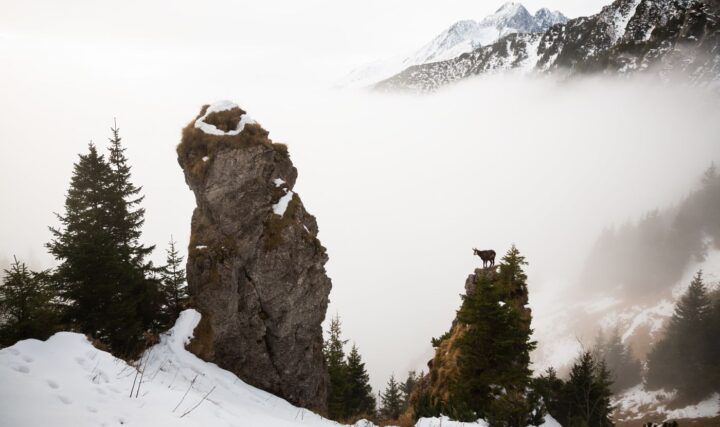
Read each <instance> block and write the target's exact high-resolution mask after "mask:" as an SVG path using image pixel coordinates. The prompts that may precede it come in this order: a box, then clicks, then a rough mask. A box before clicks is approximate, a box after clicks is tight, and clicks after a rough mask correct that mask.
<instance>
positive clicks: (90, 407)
mask: <svg viewBox="0 0 720 427" xmlns="http://www.w3.org/2000/svg"><path fill="white" fill-rule="evenodd" d="M87 410H88V412H92V413H93V414H94V413H97V409H95V408H93V407H92V406H88V407H87Z"/></svg>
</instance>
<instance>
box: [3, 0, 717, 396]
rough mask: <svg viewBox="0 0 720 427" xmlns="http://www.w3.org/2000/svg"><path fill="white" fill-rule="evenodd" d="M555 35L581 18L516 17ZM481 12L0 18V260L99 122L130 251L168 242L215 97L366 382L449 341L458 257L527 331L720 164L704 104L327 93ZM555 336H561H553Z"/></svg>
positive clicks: (230, 9) (35, 250)
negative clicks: (274, 148)
mask: <svg viewBox="0 0 720 427" xmlns="http://www.w3.org/2000/svg"><path fill="white" fill-rule="evenodd" d="M525 4H526V5H527V7H528V9H529V10H530V11H531V12H534V11H535V10H536V9H537V8H539V7H541V6H545V7H549V8H552V9H559V10H561V11H562V12H564V13H565V14H566V15H568V16H571V17H572V16H578V15H583V14H588V13H593V12H596V11H598V10H599V9H600V8H601V6H602V2H600V1H594V0H593V1H583V2H578V1H569V0H557V1H553V0H548V1H547V2H542V1H541V0H533V1H528V2H526V3H525ZM499 6H500V3H494V2H477V1H474V2H471V1H451V2H437V1H433V2H429V1H428V2H422V1H417V0H413V1H409V0H403V1H393V2H388V1H379V0H371V1H362V2H360V1H347V2H338V1H336V0H327V1H324V0H323V1H320V0H310V1H302V2H299V1H283V2H280V1H257V2H235V1H210V2H197V1H193V2H189V1H174V2H148V1H123V2H115V3H112V4H110V3H106V2H97V1H63V2H58V1H33V2H29V1H11V2H8V1H7V0H0V7H1V8H0V10H1V11H2V13H0V82H2V93H1V94H0V194H1V195H2V201H3V204H2V211H0V263H2V262H3V258H5V259H6V260H7V259H8V258H9V257H10V256H11V255H13V254H17V255H18V256H19V257H21V258H22V259H24V260H28V261H30V262H31V263H32V264H33V265H34V266H35V267H49V266H52V265H53V261H52V259H51V258H49V257H48V256H47V254H46V253H45V250H44V248H43V244H44V243H45V242H47V241H48V240H49V238H50V235H49V232H48V231H47V226H49V225H54V224H55V220H54V217H53V214H52V212H53V211H56V212H57V211H61V210H62V207H63V201H64V194H65V191H66V190H67V185H68V182H69V178H70V173H71V171H72V164H73V162H75V160H76V158H77V154H78V153H80V152H83V151H84V150H86V147H87V143H88V142H89V141H90V140H93V141H95V142H96V143H97V144H99V145H101V146H104V145H105V144H106V141H107V137H108V136H109V127H110V126H111V124H112V121H113V117H117V119H118V123H119V126H120V128H121V134H122V136H123V137H124V140H125V142H126V145H127V147H128V155H129V158H130V161H131V163H132V165H133V177H134V180H135V182H136V183H138V184H139V185H142V186H144V192H145V194H146V200H145V202H144V206H145V207H146V209H147V222H146V227H145V234H144V239H145V240H146V241H147V242H149V243H156V244H158V245H159V250H158V251H156V254H155V256H154V259H156V260H157V261H158V262H161V261H162V260H163V259H164V254H163V251H162V249H163V248H164V244H165V242H167V240H168V239H169V238H170V235H171V234H174V235H175V237H176V239H177V240H179V241H180V242H181V244H182V246H185V245H186V244H187V240H188V234H189V229H190V225H189V224H190V215H191V213H192V209H193V207H194V200H193V196H192V193H191V192H190V191H189V190H188V189H187V187H186V185H185V183H184V179H183V176H182V173H181V170H180V168H179V167H178V165H177V161H176V156H175V153H174V149H175V145H176V144H177V143H178V142H179V137H180V129H181V128H182V127H183V126H184V125H185V124H187V123H188V122H189V121H190V120H191V119H192V118H194V117H195V115H196V114H197V112H198V111H199V109H200V107H201V105H203V104H205V103H208V102H213V101H215V100H218V99H226V98H227V99H231V100H234V101H236V102H238V103H239V104H240V105H241V106H242V107H243V108H245V109H246V110H248V111H249V112H250V113H251V115H252V116H253V117H254V118H255V119H257V120H258V121H259V122H260V123H261V124H262V125H263V126H264V127H265V128H266V129H268V130H269V131H270V137H271V138H273V139H274V140H276V141H280V142H285V143H287V144H288V145H289V147H290V153H291V155H292V158H293V161H294V162H295V165H296V166H297V167H298V169H299V175H300V176H299V180H298V184H297V187H296V189H297V190H298V192H299V194H300V196H301V197H302V199H303V201H304V203H305V205H306V207H307V209H308V211H309V212H311V213H312V214H314V215H316V216H317V219H318V223H319V226H320V239H321V240H322V242H323V244H324V245H325V246H327V248H328V252H329V256H330V262H329V263H328V265H327V268H328V272H329V274H330V276H331V277H332V279H333V283H334V287H333V291H332V293H331V296H330V298H331V307H330V313H329V314H334V313H336V312H337V313H339V314H340V315H341V317H342V319H343V321H344V326H345V331H346V337H347V338H349V339H351V340H353V341H355V342H357V343H358V345H359V347H360V350H361V353H362V355H363V357H364V358H365V360H366V362H367V365H368V367H369V369H370V373H371V376H372V380H373V385H375V386H376V387H377V386H378V385H379V384H382V383H384V382H385V381H386V379H387V377H388V376H389V375H390V373H392V372H395V373H397V374H399V375H404V373H405V372H406V371H407V370H408V369H411V368H420V367H423V366H424V364H425V361H426V360H427V359H428V358H429V357H430V354H431V348H430V338H431V337H433V336H439V335H441V334H442V333H443V332H444V331H445V330H447V328H448V327H449V324H450V321H451V320H452V318H453V316H454V313H455V310H456V309H457V307H458V305H459V302H460V299H459V296H458V294H459V293H461V292H462V290H463V284H464V281H465V277H466V276H467V275H468V274H469V273H470V272H472V270H473V268H474V267H475V266H477V265H478V263H479V260H477V259H474V258H473V257H472V254H471V248H472V247H473V246H481V247H483V248H494V249H496V250H497V251H498V252H499V253H502V252H504V251H506V250H507V248H508V247H509V245H510V244H512V243H517V244H518V246H519V247H520V249H521V251H523V253H525V254H526V255H527V256H528V259H529V261H530V266H529V272H530V284H531V287H530V289H531V303H532V304H533V309H534V313H535V316H536V328H544V329H545V330H552V329H553V325H552V323H551V322H549V321H548V319H550V317H549V316H547V315H548V314H549V313H550V312H551V311H552V309H553V305H552V302H553V301H554V295H557V292H558V290H559V289H562V288H563V287H564V286H568V285H571V284H572V282H573V279H574V274H575V273H576V272H577V270H579V268H580V267H581V264H582V262H584V255H585V253H587V251H588V249H589V247H590V245H591V244H592V241H593V239H594V238H595V236H596V235H597V233H599V231H600V230H601V229H602V227H604V226H606V225H609V224H612V223H618V222H622V221H625V220H627V219H628V218H635V217H637V216H639V215H640V214H641V213H642V212H644V211H645V210H648V209H653V208H656V207H660V206H666V205H668V204H671V203H673V202H675V201H677V200H678V199H679V198H680V197H682V196H684V195H685V194H687V193H688V191H689V190H690V189H691V188H692V185H693V183H694V182H695V181H696V179H697V177H698V174H699V173H700V171H702V170H703V169H704V168H705V167H706V166H707V165H708V164H709V162H710V160H711V159H720V153H719V149H718V146H719V144H718V141H717V137H716V135H718V134H720V121H718V120H717V117H718V107H717V102H716V100H715V99H714V98H707V96H706V94H704V93H703V91H702V90H698V89H693V88H686V87H674V86H670V85H665V86H663V85H657V84H656V83H653V82H647V81H622V82H610V81H604V80H597V79H589V80H587V81H578V82H573V83H569V82H555V81H552V80H547V79H517V78H509V79H505V78H493V79H484V80H479V81H475V82H469V83H467V84H464V85H459V86H457V87H456V88H454V89H451V90H447V91H442V92H441V93H439V94H437V95H434V96H427V97H422V98H415V97H407V96H398V97H389V96H386V95H377V94H375V95H368V94H359V93H355V92H342V91H340V92H338V91H332V90H329V87H331V86H332V85H333V83H334V82H336V81H337V80H339V79H341V78H342V77H344V75H345V74H346V73H347V72H349V71H350V70H351V69H352V68H354V67H356V66H359V65H362V64H364V63H366V62H369V61H372V60H375V59H379V58H384V57H388V56H393V55H395V54H397V53H398V52H403V51H406V50H409V49H413V48H416V47H419V46H421V45H423V44H424V43H426V42H427V41H429V40H430V39H432V38H433V37H434V36H435V35H436V34H437V33H438V32H440V31H442V30H443V29H444V28H446V27H447V26H448V25H450V24H452V23H453V22H455V21H457V20H459V19H480V18H482V17H483V16H485V15H487V14H489V13H492V12H493V11H494V10H495V9H497V8H498V7H499ZM571 338H572V337H571Z"/></svg>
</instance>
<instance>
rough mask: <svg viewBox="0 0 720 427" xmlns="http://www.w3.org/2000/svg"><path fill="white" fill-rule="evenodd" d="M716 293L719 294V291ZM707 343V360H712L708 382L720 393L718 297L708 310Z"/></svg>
mask: <svg viewBox="0 0 720 427" xmlns="http://www.w3.org/2000/svg"><path fill="white" fill-rule="evenodd" d="M716 293H717V294H718V295H720V291H716ZM707 344H708V357H707V360H709V361H711V362H713V361H714V363H711V365H710V370H709V371H708V382H709V383H711V384H715V392H717V393H720V363H718V361H720V298H718V299H716V300H715V301H714V303H713V308H712V311H711V312H710V319H709V328H708V338H707Z"/></svg>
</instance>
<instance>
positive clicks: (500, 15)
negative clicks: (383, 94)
mask: <svg viewBox="0 0 720 427" xmlns="http://www.w3.org/2000/svg"><path fill="white" fill-rule="evenodd" d="M562 22H567V18H566V17H565V16H564V15H563V14H562V13H560V12H558V11H551V10H549V9H546V8H542V9H539V10H538V11H537V12H536V13H535V15H531V14H530V12H528V10H527V9H526V8H525V7H524V6H523V5H522V4H520V3H517V2H509V3H505V4H504V5H503V6H502V7H500V8H499V9H498V10H497V11H496V12H495V13H493V14H492V15H488V16H486V17H485V18H483V19H481V20H480V21H475V20H462V21H458V22H456V23H454V24H453V25H451V26H450V27H449V28H448V29H446V30H445V31H443V32H442V33H440V34H438V35H437V36H436V37H435V38H434V39H432V40H431V41H430V42H429V43H427V44H426V45H424V46H422V47H421V48H419V49H418V50H416V51H414V52H411V53H409V54H407V55H401V56H398V57H396V58H392V59H388V60H384V61H378V62H375V63H372V64H369V65H366V66H364V67H361V68H358V69H356V70H354V71H352V72H351V73H350V75H349V76H348V77H347V78H346V81H345V82H344V83H343V85H370V84H373V83H377V82H379V81H380V80H383V79H385V78H388V77H390V76H392V75H394V74H396V73H399V72H400V71H402V70H404V69H405V68H407V67H410V66H413V65H418V64H427V63H431V62H438V61H446V60H449V59H452V58H456V57H458V56H460V55H462V54H463V53H466V52H470V51H472V50H474V49H477V48H479V47H480V46H485V45H488V44H492V43H494V42H495V41H497V40H498V39H499V38H500V37H503V36H505V35H508V34H514V33H534V32H544V31H546V30H547V29H548V28H550V27H551V26H552V25H554V24H557V23H562Z"/></svg>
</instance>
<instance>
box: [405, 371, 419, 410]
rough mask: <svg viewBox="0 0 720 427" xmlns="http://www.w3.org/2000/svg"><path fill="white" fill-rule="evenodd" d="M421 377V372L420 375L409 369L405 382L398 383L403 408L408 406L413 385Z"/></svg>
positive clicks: (413, 388)
mask: <svg viewBox="0 0 720 427" xmlns="http://www.w3.org/2000/svg"><path fill="white" fill-rule="evenodd" d="M421 377H422V372H420V375H417V374H416V373H415V371H409V372H408V376H407V378H406V379H405V382H403V383H401V384H400V391H401V392H402V396H403V405H402V406H403V410H404V409H406V408H407V407H408V406H410V396H411V395H412V393H413V391H414V390H415V386H416V385H417V382H418V380H419V379H420V378H421Z"/></svg>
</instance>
